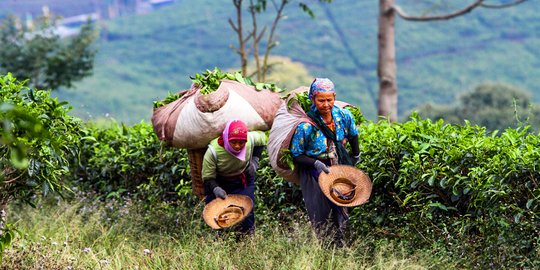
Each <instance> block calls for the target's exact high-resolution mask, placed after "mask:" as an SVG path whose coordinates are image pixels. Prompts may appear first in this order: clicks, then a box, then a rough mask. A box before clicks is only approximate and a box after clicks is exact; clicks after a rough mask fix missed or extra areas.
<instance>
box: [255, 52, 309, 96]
mask: <svg viewBox="0 0 540 270" xmlns="http://www.w3.org/2000/svg"><path fill="white" fill-rule="evenodd" d="M256 69H257V67H256V63H255V61H254V60H253V61H251V62H249V63H248V65H247V71H248V72H251V71H253V70H256ZM267 72H268V74H267V75H266V81H268V82H272V83H275V84H276V85H277V86H278V87H280V88H282V89H284V90H293V89H296V88H298V87H299V86H302V85H309V84H310V83H311V81H313V76H312V75H310V74H309V71H308V70H307V68H306V67H305V66H304V64H302V63H301V62H294V61H292V60H291V59H290V58H288V57H285V56H275V55H273V56H270V57H269V58H268V67H267Z"/></svg>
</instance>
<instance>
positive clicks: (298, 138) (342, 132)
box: [289, 106, 358, 159]
mask: <svg viewBox="0 0 540 270" xmlns="http://www.w3.org/2000/svg"><path fill="white" fill-rule="evenodd" d="M332 118H333V119H334V124H335V127H336V130H335V132H336V138H337V141H341V142H343V143H344V142H345V139H347V138H350V137H352V136H355V135H358V129H357V128H356V126H355V123H354V118H353V117H352V114H351V112H350V111H349V110H347V109H340V108H339V107H337V106H334V107H333V108H332ZM327 147H328V145H327V142H326V137H325V136H324V134H323V133H322V132H321V131H320V130H319V129H318V128H315V127H314V126H313V125H311V124H308V123H301V124H299V125H298V126H297V127H296V130H295V132H294V135H293V137H292V140H291V144H290V147H289V149H290V150H291V154H292V156H293V157H298V156H300V155H307V156H310V157H314V158H320V159H328V153H327Z"/></svg>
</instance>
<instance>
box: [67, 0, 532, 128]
mask: <svg viewBox="0 0 540 270" xmlns="http://www.w3.org/2000/svg"><path fill="white" fill-rule="evenodd" d="M533 5H534V3H525V4H523V5H521V6H517V7H513V8H509V9H503V10H478V11H475V12H473V13H471V14H468V15H466V16H463V17H459V18H456V19H453V20H449V21H441V22H428V23H419V22H407V21H403V20H401V19H398V20H397V26H396V45H397V61H398V86H399V110H400V113H404V112H406V111H407V110H409V109H411V108H413V107H414V106H417V105H419V104H422V103H425V102H427V101H435V102H446V103H449V102H451V101H453V99H454V98H455V96H456V95H457V93H459V92H461V91H466V90H469V89H471V88H472V87H473V86H474V85H475V84H477V83H480V82H483V81H501V82H506V83H510V84H513V85H516V86H519V87H522V88H524V89H526V90H528V91H531V92H533V93H536V92H538V91H540V89H538V87H536V85H538V83H539V80H540V79H539V78H540V53H539V51H538V50H537V49H536V48H538V45H540V39H539V36H538V34H536V33H539V32H540V20H537V19H536V18H535V17H536V14H535V11H534V7H533ZM312 7H313V9H314V10H315V12H316V14H317V18H316V19H315V20H311V19H310V18H309V17H308V16H307V15H305V14H302V13H301V12H300V11H299V9H298V8H296V6H295V5H294V4H293V5H291V8H290V9H289V10H288V13H287V14H288V17H287V20H285V21H283V22H282V24H281V25H280V28H279V30H278V31H279V33H278V38H279V40H280V46H279V47H277V48H276V49H275V50H274V53H275V54H281V55H285V56H288V57H290V58H292V59H293V60H295V61H300V62H303V63H304V64H305V65H306V66H307V67H308V69H309V71H310V72H311V74H312V75H313V76H325V77H329V78H331V79H333V80H334V81H335V83H336V85H337V87H338V89H339V90H338V91H339V92H338V95H339V99H342V100H346V101H348V102H351V103H353V104H356V105H359V106H360V107H361V109H362V111H363V112H364V113H365V114H366V116H367V117H368V118H372V119H373V118H374V117H375V114H376V107H375V105H374V104H375V103H374V99H376V98H377V90H378V85H377V78H376V62H377V48H376V46H377V17H376V15H377V12H378V4H377V2H376V1H352V0H347V1H345V0H344V1H335V2H334V3H332V4H331V5H326V6H321V5H314V6H312ZM407 10H410V11H409V12H410V13H412V12H413V10H411V7H410V6H409V7H408V9H407ZM233 15H234V9H233V8H232V6H231V5H230V3H229V2H227V3H225V2H224V3H222V4H218V3H216V2H215V1H210V0H201V1H177V3H176V4H175V5H174V6H170V7H167V8H163V9H160V10H158V11H155V12H153V13H151V14H148V15H145V16H138V17H124V18H121V19H118V20H115V21H112V22H107V23H106V25H104V30H103V31H104V32H103V36H104V37H106V38H107V39H103V40H101V41H100V43H99V50H100V53H99V55H98V59H97V62H96V66H95V75H94V76H93V77H90V78H87V79H85V80H83V81H82V82H80V83H78V84H77V85H76V86H77V87H76V89H72V90H62V91H60V92H59V93H58V94H57V95H58V96H60V97H61V98H63V99H67V100H68V101H70V102H71V104H72V105H73V106H74V108H75V109H74V113H75V114H77V115H78V116H81V117H83V118H86V117H87V116H88V115H90V114H91V115H92V116H93V117H99V116H103V115H104V114H105V113H108V114H109V115H111V116H113V117H115V118H117V119H118V120H120V121H124V122H129V123H134V122H138V121H140V120H141V119H145V120H148V119H149V118H150V116H151V111H152V101H153V100H158V99H162V98H163V97H165V95H166V94H167V92H168V91H173V92H175V91H178V90H182V89H185V88H188V87H189V85H190V80H189V76H192V75H194V74H195V73H201V72H203V71H204V70H205V69H211V68H213V67H215V66H217V67H220V68H222V69H227V68H231V67H235V66H237V65H238V62H239V61H238V57H237V55H236V54H235V53H234V52H233V51H232V50H231V49H230V48H229V46H230V45H231V44H236V39H235V35H234V33H233V32H232V30H231V29H230V27H229V25H228V24H227V19H228V18H230V17H233ZM305 84H306V85H307V84H309V82H305ZM291 87H296V86H291ZM533 96H534V95H533ZM536 101H538V98H537V99H536Z"/></svg>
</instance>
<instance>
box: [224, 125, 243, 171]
mask: <svg viewBox="0 0 540 270" xmlns="http://www.w3.org/2000/svg"><path fill="white" fill-rule="evenodd" d="M247 133H248V129H247V126H246V124H245V123H244V122H242V121H241V120H238V119H233V120H230V121H229V122H227V125H225V129H224V130H223V133H222V136H223V145H224V147H225V150H226V151H227V152H229V154H231V155H233V156H235V157H236V158H238V159H240V160H242V161H245V160H246V146H244V148H242V149H241V150H240V151H235V150H234V149H233V148H232V146H231V144H230V143H229V141H230V140H244V141H247Z"/></svg>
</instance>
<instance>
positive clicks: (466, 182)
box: [352, 116, 540, 267]
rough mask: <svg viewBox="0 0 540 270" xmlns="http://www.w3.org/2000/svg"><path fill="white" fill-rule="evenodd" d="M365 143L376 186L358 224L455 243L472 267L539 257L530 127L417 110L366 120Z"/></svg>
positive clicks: (538, 191) (356, 214)
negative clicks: (458, 120)
mask: <svg viewBox="0 0 540 270" xmlns="http://www.w3.org/2000/svg"><path fill="white" fill-rule="evenodd" d="M360 145H361V148H362V153H363V158H364V160H363V162H362V164H360V165H359V167H360V168H361V169H363V170H364V171H365V172H367V173H368V175H370V177H371V179H372V181H373V184H374V186H373V192H372V195H371V201H370V202H369V203H367V204H365V205H364V206H361V207H358V208H356V209H354V211H353V214H352V221H353V223H354V225H355V226H356V228H357V229H358V230H364V231H365V230H372V231H373V232H374V233H375V234H379V235H381V236H391V237H396V238H400V239H404V240H406V241H407V242H408V243H410V244H411V246H413V247H420V246H422V245H423V246H429V245H433V243H436V242H439V243H441V244H443V248H449V247H450V246H453V247H452V249H453V250H460V251H461V252H463V253H464V254H467V256H461V258H462V259H463V263H464V264H467V265H468V266H473V267H479V266H480V267H483V266H486V265H489V264H491V265H495V266H516V265H519V266H529V267H530V266H531V265H534V264H538V263H539V262H540V261H539V256H538V255H539V254H538V244H539V243H540V240H539V236H540V230H539V228H540V220H539V209H540V208H539V206H538V204H539V202H540V201H539V200H540V188H539V187H538V179H539V176H540V171H539V170H538V168H539V165H540V164H539V160H540V151H539V146H540V139H539V137H538V136H537V135H532V134H529V133H528V132H527V129H526V128H523V129H508V130H505V131H504V132H502V133H501V134H499V133H498V132H497V131H495V132H493V133H490V134H487V133H486V131H485V129H484V128H482V127H479V126H472V125H470V124H469V123H466V124H465V125H463V126H458V125H448V124H444V122H443V121H442V120H440V121H437V122H431V121H430V120H422V119H419V118H418V117H417V116H413V117H412V118H411V120H410V121H408V122H405V123H401V124H391V123H388V122H385V121H380V122H378V123H366V124H365V125H363V126H361V135H360ZM461 252H457V253H456V255H457V254H461ZM456 258H460V255H457V256H456Z"/></svg>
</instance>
